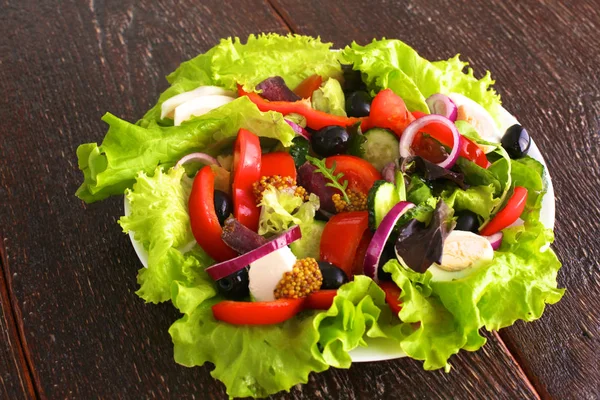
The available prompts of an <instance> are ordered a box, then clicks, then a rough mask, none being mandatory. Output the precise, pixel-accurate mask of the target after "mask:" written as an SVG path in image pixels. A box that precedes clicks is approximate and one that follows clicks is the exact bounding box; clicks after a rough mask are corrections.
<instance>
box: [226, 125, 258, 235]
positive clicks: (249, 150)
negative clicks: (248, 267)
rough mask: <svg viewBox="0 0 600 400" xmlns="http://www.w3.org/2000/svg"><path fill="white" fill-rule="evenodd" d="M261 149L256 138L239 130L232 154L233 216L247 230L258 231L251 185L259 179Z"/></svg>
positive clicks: (245, 131)
mask: <svg viewBox="0 0 600 400" xmlns="http://www.w3.org/2000/svg"><path fill="white" fill-rule="evenodd" d="M260 168H261V149H260V143H259V141H258V137H257V136H256V135H254V134H253V133H251V132H249V131H247V130H245V129H240V131H239V132H238V136H237V139H236V141H235V146H234V153H233V190H232V192H233V193H232V194H233V215H234V216H235V218H237V220H238V221H240V222H241V223H242V224H244V225H245V226H246V227H247V228H250V229H252V230H253V231H256V230H257V229H258V217H259V216H260V209H259V208H258V207H257V206H256V199H255V198H254V194H253V193H252V184H253V183H254V182H256V181H258V180H259V179H260Z"/></svg>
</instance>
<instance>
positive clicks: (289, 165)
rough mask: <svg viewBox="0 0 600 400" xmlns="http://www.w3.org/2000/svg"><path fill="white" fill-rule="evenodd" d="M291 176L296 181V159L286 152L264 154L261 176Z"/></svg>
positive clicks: (261, 160)
mask: <svg viewBox="0 0 600 400" xmlns="http://www.w3.org/2000/svg"><path fill="white" fill-rule="evenodd" d="M275 175H279V176H289V177H291V178H292V179H294V180H295V179H296V166H295V164H294V158H293V157H292V156H291V155H290V154H289V153H286V152H283V151H277V152H274V153H267V154H263V155H262V156H261V159H260V176H275Z"/></svg>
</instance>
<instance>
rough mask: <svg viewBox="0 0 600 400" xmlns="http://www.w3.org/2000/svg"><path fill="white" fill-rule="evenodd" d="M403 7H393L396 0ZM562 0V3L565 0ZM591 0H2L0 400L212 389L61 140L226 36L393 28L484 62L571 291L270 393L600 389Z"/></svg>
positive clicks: (220, 390) (430, 48)
mask: <svg viewBox="0 0 600 400" xmlns="http://www.w3.org/2000/svg"><path fill="white" fill-rule="evenodd" d="M400 3H404V4H400ZM563 3H564V4H563ZM599 10H600V1H598V0H595V1H593V0H578V1H572V2H561V1H557V0H548V1H544V2H536V1H533V0H526V1H513V2H510V3H508V2H505V1H501V0H490V1H478V2H472V1H461V2H456V1H448V0H440V1H433V0H421V1H409V2H390V1H345V2H343V1H323V0H321V1H317V0H304V1H301V2H300V1H289V0H271V1H260V0H239V1H235V2H233V1H231V2H222V1H217V0H203V1H181V2H180V1H174V0H156V1H144V2H137V1H133V0H124V1H105V0H89V1H75V0H63V1H45V2H36V1H32V0H19V1H16V0H2V1H1V2H0V26H1V27H2V28H1V32H2V34H1V35H0V87H1V88H2V100H1V106H0V239H1V240H0V254H1V257H0V260H1V271H2V273H1V274H0V298H1V304H2V306H1V308H0V398H2V399H21V398H51V399H58V398H80V399H88V398H100V397H101V398H131V399H134V398H135V399H137V398H155V397H158V398H168V397H169V398H201V399H204V398H224V397H225V391H224V387H223V386H222V385H221V384H220V383H218V382H216V381H214V380H213V379H212V378H211V377H210V375H209V371H210V367H208V366H205V367H202V368H193V369H188V368H184V367H181V366H178V365H176V364H174V362H173V359H172V358H173V357H172V345H171V340H170V338H169V335H168V333H167V328H168V327H169V325H170V324H171V323H172V322H173V321H174V320H175V319H176V318H177V317H178V316H177V313H176V311H175V310H174V308H173V307H171V306H170V305H167V304H165V305H161V306H147V305H145V304H144V303H143V301H141V300H140V299H139V298H138V297H137V296H136V295H135V294H134V291H135V290H136V282H135V276H136V270H137V268H138V266H139V263H138V260H137V258H136V256H135V253H134V251H133V249H132V247H131V244H130V242H129V238H128V237H127V236H125V235H123V234H122V232H121V229H120V228H119V226H118V225H117V224H116V220H117V218H118V217H119V216H120V214H121V213H122V199H121V198H112V199H109V200H107V201H103V202H100V203H96V204H93V205H89V206H86V205H84V204H83V203H82V202H80V201H79V200H78V199H77V198H75V196H74V193H75V190H76V188H77V186H78V185H79V183H80V180H81V174H80V172H79V171H78V170H77V165H76V164H77V162H76V157H75V148H76V147H77V145H78V144H79V143H83V142H92V141H97V142H99V141H101V139H102V137H103V135H104V133H105V130H106V126H105V125H104V124H103V123H102V122H101V121H100V117H101V116H102V114H103V113H104V112H105V111H111V112H113V113H115V114H117V115H119V116H121V117H123V118H125V119H127V120H130V121H134V120H136V119H137V118H139V117H140V116H141V115H142V114H143V112H144V111H145V110H146V109H148V108H149V107H150V106H151V105H152V104H153V103H154V102H155V101H156V98H157V96H158V93H160V92H161V91H162V90H164V89H165V88H166V87H167V82H166V80H165V79H164V78H163V77H164V76H165V75H166V74H167V73H169V72H170V71H172V70H174V69H175V68H176V67H177V66H178V64H179V63H180V62H182V61H184V60H186V59H188V58H190V57H192V56H194V55H196V54H197V53H200V52H204V51H206V50H207V49H209V48H210V47H212V46H213V45H215V44H216V43H217V41H218V40H219V38H221V37H225V36H230V35H232V36H240V37H245V36H247V35H248V34H250V33H257V32H262V31H270V32H278V33H287V32H290V31H291V32H296V33H302V34H309V35H320V36H321V37H322V39H324V40H326V41H332V42H333V43H334V44H335V45H336V46H344V45H346V44H348V43H349V42H350V41H352V40H356V41H358V42H360V43H366V42H367V41H369V40H370V39H372V38H373V37H378V38H380V37H382V36H385V37H395V38H396V37H397V38H401V39H402V40H404V41H406V42H408V43H409V44H411V45H413V46H414V47H415V48H416V49H418V50H419V51H420V52H421V53H422V55H424V56H425V57H427V58H430V59H433V58H448V57H450V56H452V55H454V54H455V53H456V52H460V53H461V54H462V55H463V57H465V58H466V59H468V60H469V61H471V62H472V64H473V66H474V67H475V70H476V71H477V73H478V74H479V75H481V74H482V73H483V72H484V71H485V70H486V69H490V70H492V71H493V73H494V76H495V78H496V80H497V85H496V87H497V89H498V91H499V92H500V93H501V94H502V97H503V99H504V102H505V104H506V105H507V107H508V109H509V110H511V111H513V112H514V113H515V114H517V115H518V116H519V119H520V120H521V122H522V123H523V124H524V125H525V126H527V127H528V129H529V131H530V132H531V133H532V134H533V136H534V138H535V141H536V143H538V145H539V147H540V148H541V150H542V152H543V153H544V154H545V155H546V160H547V161H548V165H549V167H550V171H551V174H552V177H553V178H554V179H553V181H554V186H555V190H556V207H557V223H556V245H555V249H556V251H557V253H558V255H559V257H560V258H561V259H562V261H563V263H564V267H563V269H562V270H561V272H560V274H559V282H560V285H561V286H564V287H566V288H567V294H566V295H565V297H564V299H563V300H562V301H561V302H560V303H559V304H557V305H554V306H550V307H548V308H547V311H546V313H545V314H544V316H543V318H542V319H541V320H539V321H537V322H534V323H529V324H524V323H516V324H515V325H514V326H512V327H510V328H507V329H504V330H502V331H501V332H500V333H499V334H497V333H494V334H489V335H487V336H488V338H489V342H488V344H487V345H486V346H485V347H484V348H483V349H482V350H481V351H479V352H476V353H467V352H461V353H460V354H459V355H458V356H457V357H455V358H454V359H453V364H454V367H455V368H454V370H453V372H452V373H451V374H445V373H443V372H440V371H436V372H425V371H423V370H422V367H421V363H420V362H416V361H413V360H410V359H401V360H394V361H387V362H380V363H371V364H354V365H353V366H352V368H351V369H350V370H335V369H331V370H330V371H328V372H325V373H322V374H318V375H314V374H313V375H312V376H311V379H310V382H309V383H308V384H307V385H305V386H303V387H299V388H294V389H293V390H292V391H291V393H290V394H283V395H279V396H275V397H276V398H296V399H309V398H326V399H330V398H336V399H337V398H339V399H355V398H381V399H390V398H506V399H516V398H538V397H542V398H557V399H569V398H571V399H594V398H600V361H599V360H600V343H599V340H600V328H599V324H600V299H599V293H600V285H599V282H600V274H599V261H598V260H600V239H599V234H600V222H599V221H600V200H599V197H600V194H599V190H600V150H599V149H600V40H599V39H598V32H599V31H600V11H599Z"/></svg>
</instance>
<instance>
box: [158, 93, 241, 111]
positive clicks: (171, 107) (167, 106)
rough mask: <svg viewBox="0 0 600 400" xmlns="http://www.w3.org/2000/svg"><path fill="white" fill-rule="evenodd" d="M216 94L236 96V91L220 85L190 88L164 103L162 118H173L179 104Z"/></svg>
mask: <svg viewBox="0 0 600 400" xmlns="http://www.w3.org/2000/svg"><path fill="white" fill-rule="evenodd" d="M214 95H220V96H229V97H235V93H234V92H232V91H231V90H225V89H223V88H221V87H218V86H200V87H199V88H197V89H194V90H190V91H189V92H184V93H180V94H178V95H177V96H173V97H171V98H170V99H168V100H166V101H165V102H164V103H162V106H161V109H160V111H161V112H160V117H161V118H166V117H171V118H172V117H173V112H174V111H175V109H176V108H177V106H180V105H181V104H183V103H186V102H188V101H190V100H193V99H195V98H198V97H202V96H214Z"/></svg>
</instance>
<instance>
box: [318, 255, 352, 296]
mask: <svg viewBox="0 0 600 400" xmlns="http://www.w3.org/2000/svg"><path fill="white" fill-rule="evenodd" d="M319 268H320V269H321V275H322V276H323V284H322V285H321V289H322V290H326V289H338V288H339V287H340V286H342V285H343V284H344V283H346V282H348V276H347V275H346V274H345V273H344V271H342V269H340V268H338V267H336V266H335V265H333V264H332V263H330V262H327V261H319Z"/></svg>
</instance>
